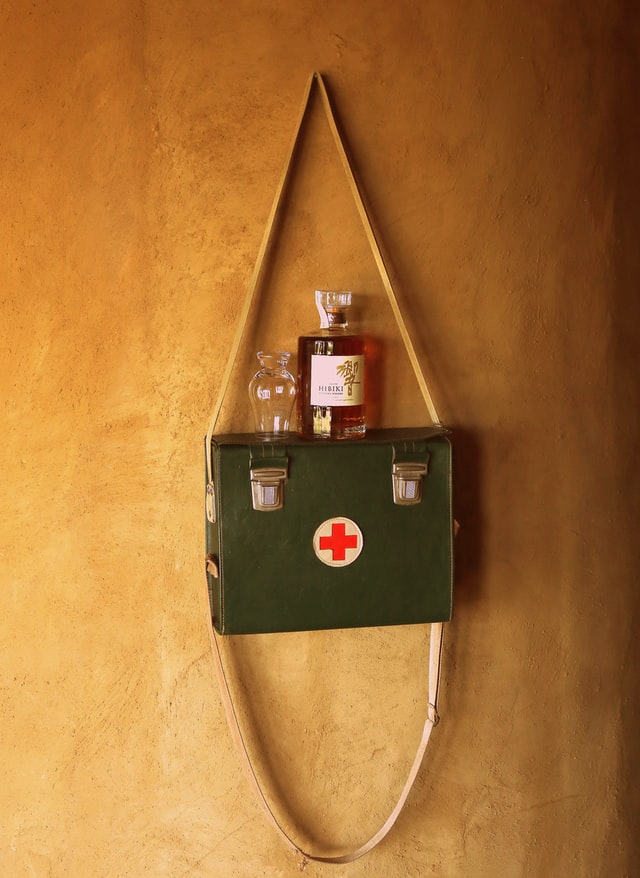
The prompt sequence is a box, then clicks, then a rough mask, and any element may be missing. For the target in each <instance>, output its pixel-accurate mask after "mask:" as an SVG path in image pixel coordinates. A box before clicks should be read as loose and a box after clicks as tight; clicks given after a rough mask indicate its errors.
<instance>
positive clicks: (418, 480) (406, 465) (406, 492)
mask: <svg viewBox="0 0 640 878" xmlns="http://www.w3.org/2000/svg"><path fill="white" fill-rule="evenodd" d="M391 472H392V476H393V502H394V503H395V504H396V505H397V506H415V505H416V504H418V503H421V502H422V480H423V478H424V477H425V476H426V474H427V464H426V463H421V462H419V461H411V462H409V461H405V462H401V463H394V464H393V467H392V470H391Z"/></svg>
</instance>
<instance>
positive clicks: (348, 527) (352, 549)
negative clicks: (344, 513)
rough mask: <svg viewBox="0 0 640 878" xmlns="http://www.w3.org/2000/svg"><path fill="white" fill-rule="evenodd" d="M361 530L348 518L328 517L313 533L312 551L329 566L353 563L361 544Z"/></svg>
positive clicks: (342, 565) (343, 565)
mask: <svg viewBox="0 0 640 878" xmlns="http://www.w3.org/2000/svg"><path fill="white" fill-rule="evenodd" d="M363 542H364V541H363V538H362V531H361V530H360V528H359V527H358V525H357V524H356V523H355V521H351V519H350V518H340V517H338V518H328V519H327V520H326V521H323V522H322V524H321V525H320V527H319V528H318V529H317V531H316V532H315V534H314V535H313V551H314V552H315V553H316V555H317V556H318V558H319V559H320V560H321V561H322V563H323V564H327V565H328V566H329V567H346V566H347V564H353V562H354V561H355V560H356V558H357V557H358V555H359V554H360V552H361V551H362V545H363Z"/></svg>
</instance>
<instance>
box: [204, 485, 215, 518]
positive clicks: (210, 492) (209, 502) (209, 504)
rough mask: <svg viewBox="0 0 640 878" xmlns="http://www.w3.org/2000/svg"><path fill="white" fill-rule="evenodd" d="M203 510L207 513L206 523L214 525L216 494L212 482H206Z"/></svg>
mask: <svg viewBox="0 0 640 878" xmlns="http://www.w3.org/2000/svg"><path fill="white" fill-rule="evenodd" d="M205 509H206V511H207V521H210V522H211V524H215V523H216V492H215V489H214V487H213V482H207V493H206V497H205Z"/></svg>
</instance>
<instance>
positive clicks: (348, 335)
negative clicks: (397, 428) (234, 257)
mask: <svg viewBox="0 0 640 878" xmlns="http://www.w3.org/2000/svg"><path fill="white" fill-rule="evenodd" d="M319 297H320V305H321V307H322V309H323V310H324V312H325V314H326V316H327V323H328V325H327V326H326V327H323V328H321V329H319V330H317V331H316V332H313V333H310V334H309V335H303V336H301V337H300V338H299V339H298V395H297V429H298V435H299V436H302V437H303V438H305V439H361V438H362V437H363V436H364V435H365V433H366V421H365V396H364V392H365V388H364V379H365V368H364V358H365V341H364V338H363V337H362V336H361V335H359V334H357V333H354V332H351V331H350V330H349V328H348V320H347V311H348V308H349V306H350V305H351V293H347V292H331V291H322V292H321V293H319Z"/></svg>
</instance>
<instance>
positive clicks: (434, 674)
mask: <svg viewBox="0 0 640 878" xmlns="http://www.w3.org/2000/svg"><path fill="white" fill-rule="evenodd" d="M314 83H315V84H317V86H318V88H319V91H320V96H321V99H322V104H323V107H324V110H325V113H326V116H327V120H328V123H329V127H330V129H331V133H332V135H333V138H334V141H335V144H336V147H337V149H338V153H339V155H340V159H341V162H342V166H343V168H344V172H345V174H346V177H347V181H348V183H349V186H350V189H351V192H352V194H353V197H354V200H355V203H356V207H357V210H358V213H359V215H360V218H361V220H362V223H363V226H364V230H365V233H366V235H367V239H368V241H369V245H370V247H371V251H372V253H373V256H374V259H375V261H376V265H377V267H378V271H379V273H380V276H381V278H382V282H383V284H384V288H385V291H386V293H387V297H388V300H389V304H390V305H391V309H392V311H393V314H394V317H395V320H396V323H397V325H398V328H399V330H400V334H401V337H402V340H403V343H404V346H405V349H406V351H407V354H408V356H409V360H410V362H411V365H412V368H413V371H414V373H415V375H416V378H417V381H418V386H419V388H420V391H421V394H422V397H423V399H424V402H425V405H426V407H427V410H428V411H429V415H430V417H431V419H432V421H433V423H434V424H440V419H439V418H438V415H437V412H436V409H435V406H434V404H433V400H432V398H431V394H430V392H429V389H428V387H427V383H426V380H425V378H424V375H423V372H422V369H421V367H420V362H419V360H418V357H417V355H416V352H415V349H414V346H413V342H412V341H411V336H410V335H409V332H408V330H407V327H406V324H405V321H404V319H403V316H402V313H401V311H400V307H399V305H398V300H397V298H396V295H395V292H394V289H393V285H392V283H391V278H390V277H389V273H388V271H387V268H386V266H385V263H384V259H383V257H382V253H381V251H380V247H379V246H378V242H377V240H376V237H375V234H374V231H373V227H372V225H371V221H370V219H369V216H368V214H367V211H366V208H365V205H364V201H363V199H362V196H361V194H360V191H359V189H358V185H357V182H356V179H355V177H354V174H353V171H352V169H351V165H350V163H349V159H348V156H347V153H346V150H345V148H344V144H343V142H342V138H341V136H340V132H339V130H338V126H337V123H336V120H335V117H334V114H333V110H332V107H331V102H330V100H329V96H328V94H327V90H326V87H325V84H324V81H323V79H322V76H321V75H320V74H319V73H313V74H312V75H311V77H310V79H309V81H308V83H307V85H306V88H305V93H304V97H303V101H302V106H301V109H300V112H299V114H298V120H297V123H296V128H295V132H294V136H293V139H292V141H291V145H290V147H289V151H288V154H287V158H286V160H285V164H284V169H283V171H282V175H281V177H280V181H279V183H278V187H277V189H276V194H275V197H274V200H273V204H272V206H271V211H270V213H269V217H268V219H267V224H266V228H265V231H264V235H263V238H262V243H261V245H260V249H259V251H258V257H257V259H256V263H255V266H254V270H253V274H252V276H251V280H250V283H249V288H248V291H247V295H246V297H245V300H244V303H243V307H242V311H241V314H240V317H239V321H238V327H237V329H236V333H235V336H234V339H233V343H232V345H231V349H230V352H229V357H228V359H227V364H226V368H225V371H224V373H223V376H222V381H221V384H220V389H219V392H218V397H217V400H216V403H215V406H214V409H213V412H212V415H211V420H210V423H209V429H208V431H207V439H206V443H207V444H206V448H207V455H206V459H207V469H208V482H209V483H211V481H212V475H213V474H212V472H211V451H210V449H211V438H212V436H213V433H214V431H215V427H216V423H217V421H218V417H219V415H220V410H221V408H222V404H223V402H224V398H225V395H226V392H227V388H228V385H229V380H230V378H231V374H232V371H233V367H234V365H235V361H236V358H237V355H238V351H239V349H240V345H241V343H242V339H243V336H244V333H245V329H246V325H247V320H248V316H249V313H250V311H251V307H252V305H253V302H254V299H255V294H256V290H257V288H258V285H259V281H260V277H261V274H262V267H263V263H264V258H265V254H266V252H267V250H268V246H269V242H270V239H271V236H272V232H273V228H274V224H275V221H276V218H277V215H278V211H279V209H280V205H281V201H282V195H283V191H284V189H285V186H286V183H287V179H288V177H289V172H290V170H291V165H292V160H293V155H294V152H295V148H296V144H297V142H298V139H299V136H300V129H301V127H302V122H303V120H304V117H305V114H306V112H307V109H308V106H309V103H310V98H311V92H312V88H313V85H314ZM203 595H204V596H207V595H208V590H206V589H205V590H204V591H203ZM207 618H208V620H209V625H208V628H209V634H210V638H211V644H212V652H213V656H214V664H215V669H216V675H217V678H218V683H219V687H220V692H221V694H222V701H223V705H224V709H225V713H226V717H227V721H228V724H229V729H230V731H231V735H232V737H233V740H234V743H235V745H236V748H237V750H238V753H239V755H240V757H241V761H242V764H243V767H244V769H245V772H246V774H247V777H248V780H249V783H250V785H251V787H252V788H253V790H254V792H255V794H256V797H257V799H258V801H259V803H260V804H261V806H262V808H263V810H264V811H265V813H266V815H267V817H268V819H269V821H270V823H271V824H272V825H273V827H274V828H275V829H276V831H277V832H278V834H279V835H280V836H281V837H282V838H283V839H284V840H285V841H286V842H287V844H288V845H290V846H291V848H292V849H293V850H294V852H295V853H296V854H297V855H299V856H300V857H301V868H304V865H305V864H306V862H307V861H308V860H314V861H317V862H320V863H334V864H343V863H351V862H353V861H354V860H357V859H359V858H360V857H362V856H364V855H365V854H366V853H368V852H369V851H370V850H371V849H372V848H374V847H375V846H376V845H377V844H379V842H381V841H382V839H383V838H384V837H385V836H386V835H387V833H388V832H389V831H390V830H391V828H392V827H393V825H394V824H395V822H396V820H397V819H398V815H399V814H400V812H401V810H402V808H403V806H404V803H405V801H406V799H407V796H408V795H409V792H410V790H411V787H412V786H413V783H414V781H415V779H416V776H417V774H418V771H419V769H420V765H421V763H422V759H423V756H424V753H425V750H426V748H427V744H428V742H429V738H430V736H431V731H432V729H433V727H434V726H435V725H436V724H437V722H438V713H437V699H438V688H439V683H440V663H441V655H442V634H443V627H442V623H440V622H437V623H433V624H432V625H431V635H430V647H429V694H428V703H427V718H426V721H425V724H424V728H423V731H422V736H421V739H420V743H419V745H418V749H417V752H416V755H415V758H414V760H413V764H412V766H411V770H410V772H409V776H408V778H407V780H406V783H405V785H404V787H403V789H402V792H401V793H400V797H399V799H398V801H397V803H396V805H395V807H394V809H393V811H392V812H391V814H390V815H389V817H388V818H387V820H386V821H385V822H384V824H383V825H382V826H381V827H380V829H379V830H378V831H377V832H376V833H375V834H374V835H373V836H372V837H371V838H370V839H369V840H368V841H366V842H365V843H364V844H362V845H361V846H360V847H358V848H356V849H355V850H352V851H350V852H347V853H345V854H342V855H340V856H335V857H322V856H316V855H314V854H311V853H308V852H306V851H304V850H302V848H300V847H299V846H298V845H297V844H296V843H295V842H294V841H293V840H292V839H291V838H290V837H289V836H288V835H287V833H286V832H285V831H284V829H283V828H282V827H281V826H280V824H279V822H278V820H277V818H276V816H275V814H274V813H273V810H272V808H271V807H270V805H269V803H268V801H267V798H266V796H265V794H264V792H263V791H262V788H261V786H260V782H259V780H258V777H257V775H256V772H255V770H254V768H253V765H252V762H251V758H250V755H249V752H248V750H247V747H246V744H245V742H244V738H243V735H242V731H241V728H240V724H239V721H238V716H237V713H236V711H235V708H234V705H233V700H232V697H231V692H230V689H229V684H228V682H227V678H226V674H225V671H224V665H223V662H222V656H221V652H220V646H219V643H218V636H217V635H216V633H215V631H214V630H213V625H212V623H211V612H210V608H209V604H208V597H207Z"/></svg>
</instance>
